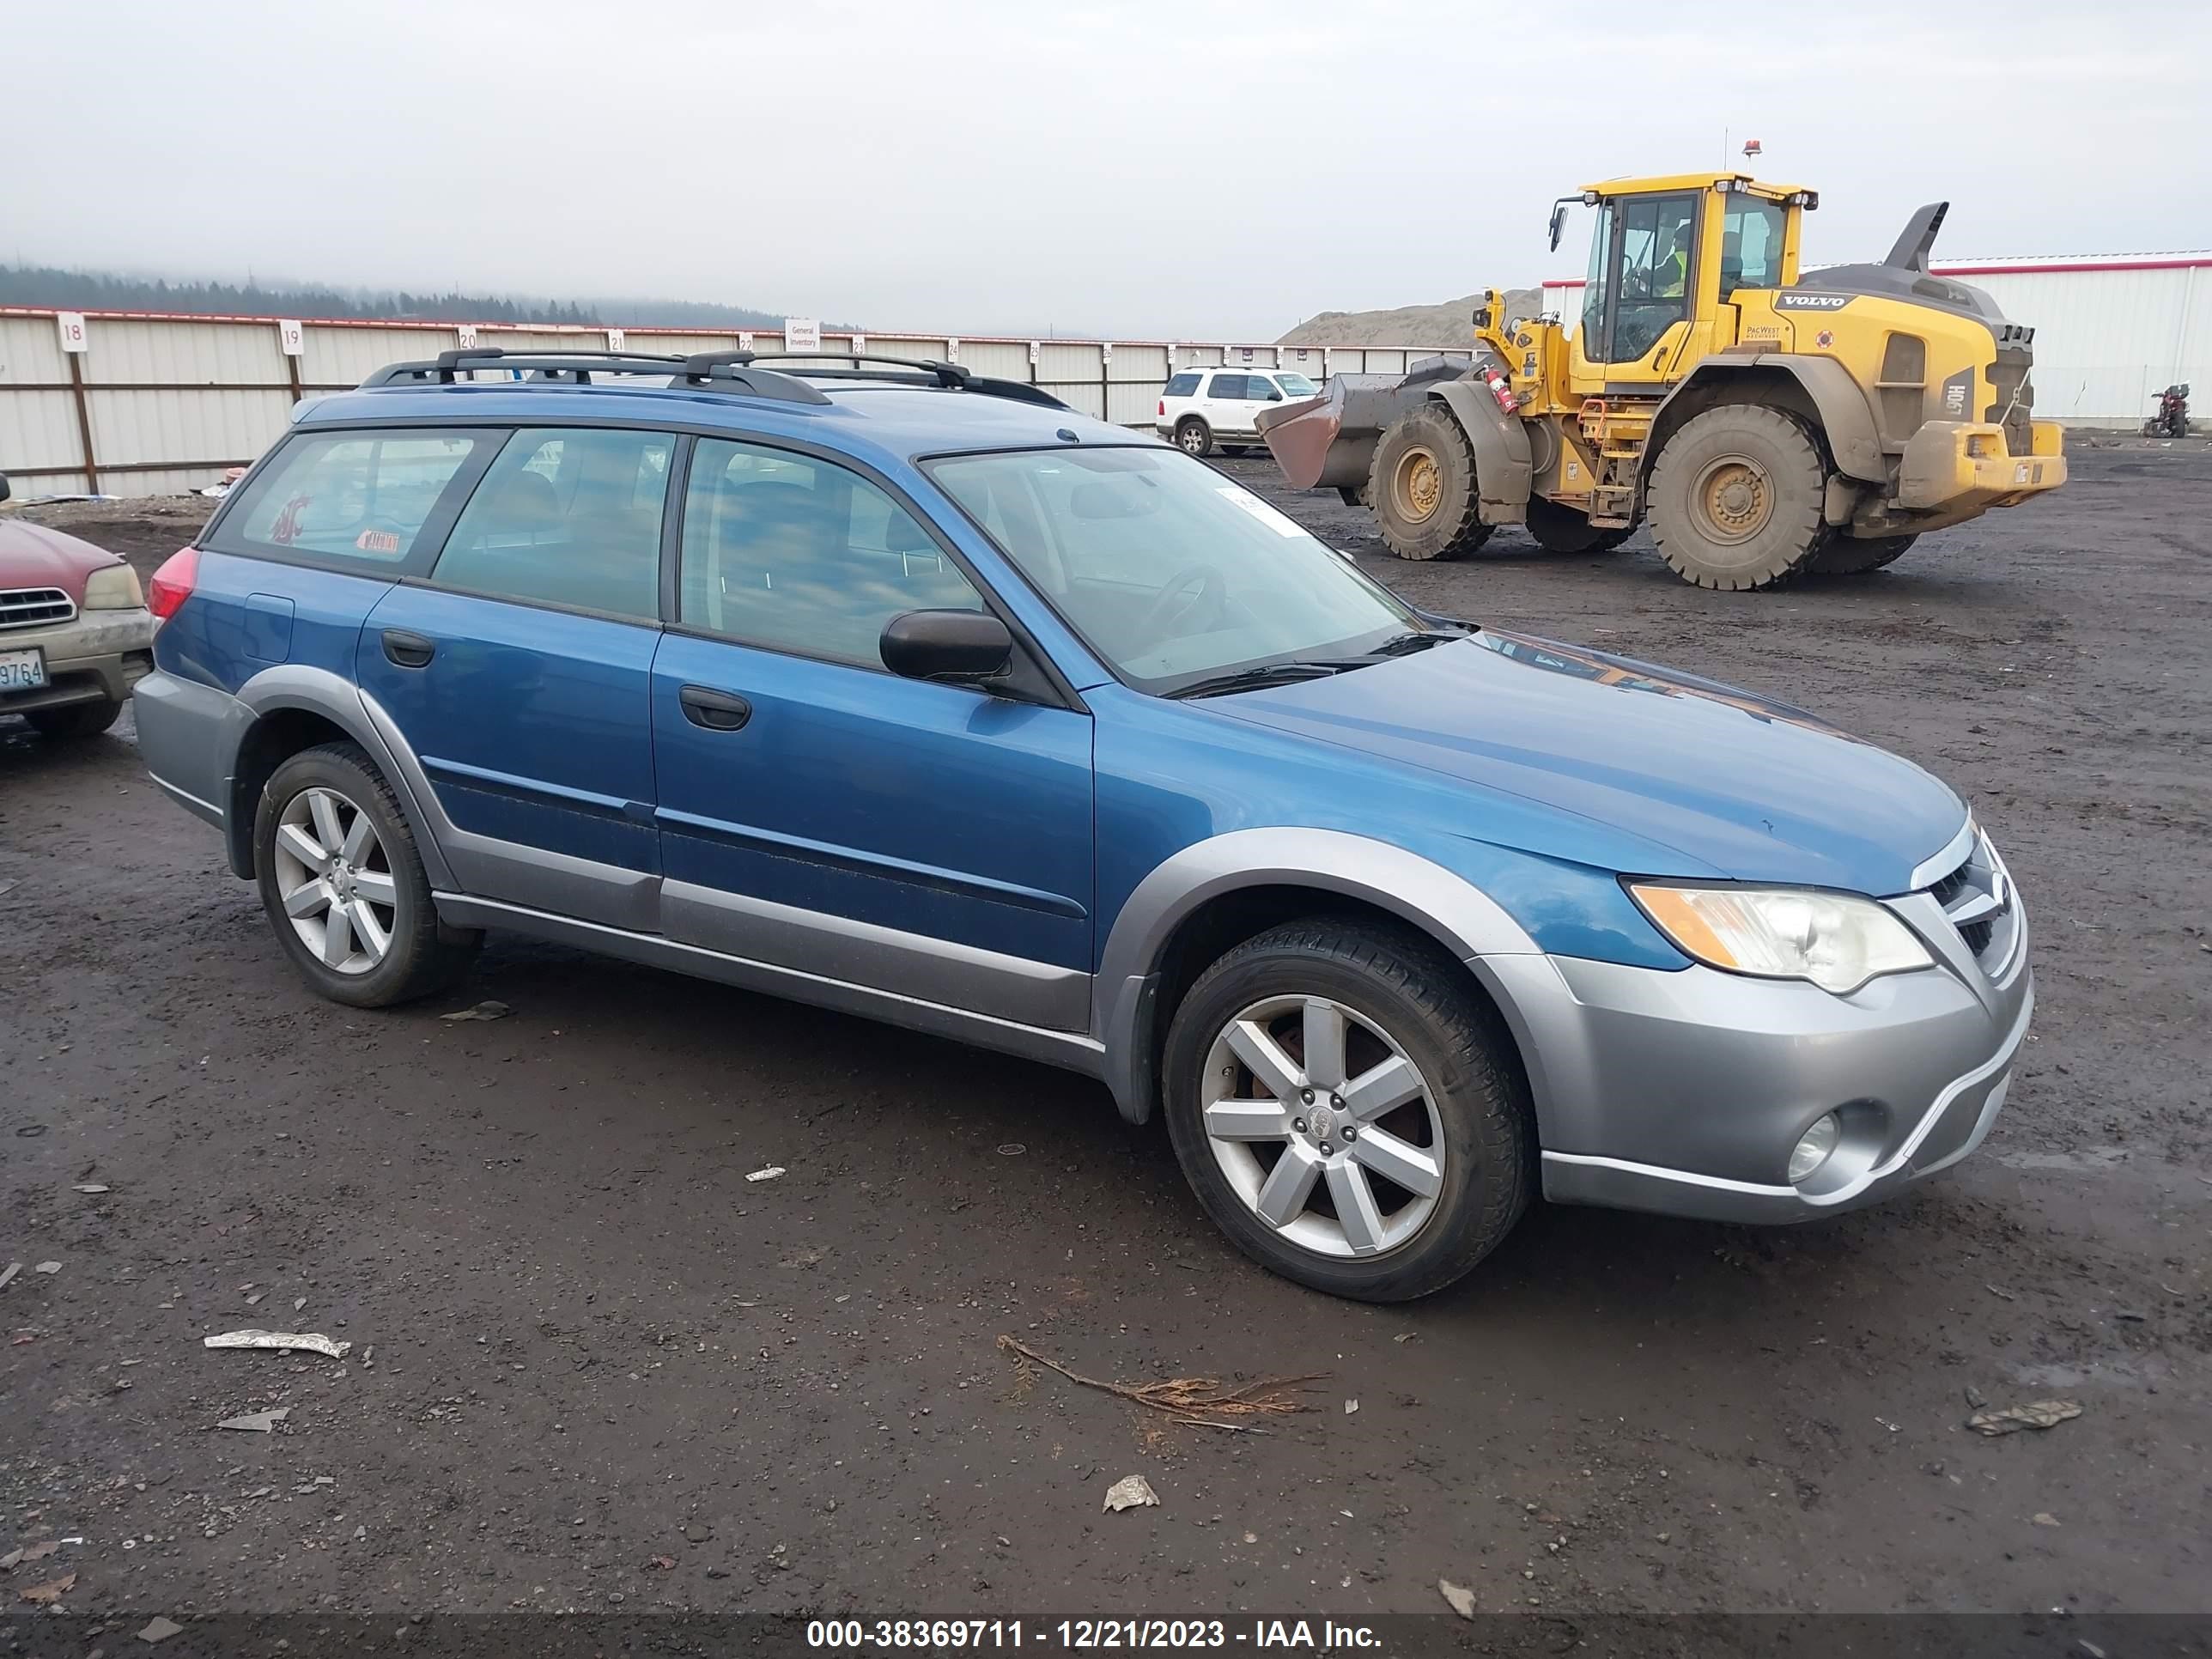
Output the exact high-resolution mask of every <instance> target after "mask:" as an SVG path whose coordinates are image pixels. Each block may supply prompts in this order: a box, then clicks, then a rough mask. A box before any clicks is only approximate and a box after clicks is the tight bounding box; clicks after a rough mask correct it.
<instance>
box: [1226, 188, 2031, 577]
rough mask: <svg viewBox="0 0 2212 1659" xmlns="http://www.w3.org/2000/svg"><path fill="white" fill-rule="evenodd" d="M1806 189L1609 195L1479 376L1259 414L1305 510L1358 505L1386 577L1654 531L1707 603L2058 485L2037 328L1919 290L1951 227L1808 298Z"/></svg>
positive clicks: (1846, 566) (1492, 318) (1490, 338)
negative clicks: (1572, 289)
mask: <svg viewBox="0 0 2212 1659" xmlns="http://www.w3.org/2000/svg"><path fill="white" fill-rule="evenodd" d="M1819 200H1820V198H1819V197H1817V196H1815V195H1814V193H1813V192H1812V191H1808V190H1801V189H1799V188H1797V187H1796V186H1794V185H1769V184H1760V183H1758V182H1756V181H1755V180H1753V179H1749V178H1747V177H1746V176H1744V175H1743V174H1741V173H1680V174H1675V175H1672V176H1668V177H1664V178H1651V179H1615V180H1613V181H1612V182H1610V183H1607V184H1602V185H1589V186H1588V187H1587V188H1585V189H1584V190H1583V192H1582V193H1581V195H1580V196H1579V197H1561V198H1560V200H1559V203H1558V204H1555V205H1554V207H1553V210H1552V216H1551V239H1552V246H1553V247H1554V248H1557V247H1558V246H1559V234H1560V231H1561V229H1562V228H1563V226H1564V225H1565V220H1566V214H1567V209H1568V207H1569V206H1570V205H1571V204H1572V203H1574V202H1576V201H1580V202H1582V203H1583V204H1588V205H1589V206H1592V207H1595V209H1596V210H1597V226H1596V231H1595V235H1594V236H1593V238H1592V240H1591V245H1590V260H1589V282H1588V284H1587V285H1586V286H1585V288H1584V289H1583V305H1582V313H1581V315H1580V317H1579V318H1578V319H1576V321H1575V324H1574V325H1573V326H1572V327H1571V329H1570V326H1569V325H1566V324H1565V323H1563V322H1562V321H1561V320H1560V319H1557V318H1553V317H1534V318H1512V317H1508V316H1507V315H1506V314H1505V300H1504V295H1502V294H1501V293H1499V291H1498V290H1497V289H1492V290H1490V291H1489V292H1488V293H1487V294H1486V295H1485V296H1484V299H1483V303H1482V304H1481V305H1480V306H1479V307H1477V308H1476V310H1475V313H1474V338H1475V349H1474V362H1473V367H1472V368H1468V367H1467V366H1465V365H1462V364H1455V363H1452V362H1448V361H1445V360H1442V359H1438V360H1435V361H1432V362H1429V363H1426V364H1423V365H1420V366H1418V367H1416V368H1415V369H1414V371H1413V373H1412V374H1408V375H1407V376H1406V377H1405V378H1404V379H1403V380H1399V381H1397V382H1395V384H1394V383H1389V382H1378V381H1376V380H1369V379H1367V378H1366V377H1341V376H1340V377H1337V378H1335V379H1333V380H1331V381H1330V383H1329V386H1328V389H1327V390H1326V391H1325V392H1323V393H1322V396H1321V397H1320V398H1318V399H1317V400H1309V401H1307V402H1304V403H1298V404H1288V405H1285V407H1283V408H1281V409H1278V410H1268V411H1267V412H1265V413H1263V414H1262V415H1261V416H1260V421H1259V425H1260V428H1261V433H1262V435H1264V436H1265V437H1266V439H1267V447H1268V448H1269V449H1270V450H1271V451H1272V452H1273V454H1274V456H1275V459H1276V461H1277V462H1278V464H1279V465H1280V466H1281V467H1282V469H1283V471H1284V474H1285V477H1288V479H1289V480H1290V482H1291V483H1292V484H1293V485H1294V486H1296V487H1297V488H1298V489H1319V488H1334V489H1338V490H1339V491H1340V492H1342V493H1343V495H1345V497H1346V500H1347V501H1352V500H1357V501H1364V503H1365V504H1366V505H1367V507H1369V508H1370V511H1372V512H1373V513H1374V514H1375V517H1376V522H1377V524H1378V525H1379V526H1380V527H1381V530H1382V533H1383V540H1384V541H1385V542H1386V543H1387V544H1389V547H1390V549H1391V550H1392V551H1393V552H1395V553H1396V554H1397V555H1398V556H1400V557H1401V558H1407V559H1443V558H1458V557H1462V556H1465V555H1467V554H1468V553H1470V552H1472V551H1473V550H1474V549H1475V548H1477V547H1479V546H1480V545H1481V544H1482V542H1483V540H1484V538H1486V537H1487V536H1488V535H1489V534H1490V532H1491V530H1492V528H1493V527H1494V526H1498V525H1501V524H1521V525H1526V526H1528V532H1529V533H1530V534H1531V535H1533V536H1534V538H1536V540H1537V541H1538V542H1539V543H1540V544H1542V545H1543V546H1545V547H1547V548H1549V549H1552V550H1554V551H1559V552H1571V553H1580V552H1593V551H1600V550H1604V549H1607V548H1610V547H1613V546H1615V545H1617V544H1620V542H1621V541H1623V540H1625V539H1626V538H1627V536H1628V534H1629V532H1632V530H1634V529H1635V527H1636V526H1638V524H1639V523H1642V522H1644V520H1647V519H1648V520H1650V526H1651V533H1652V537H1653V538H1654V539H1655V540H1656V541H1657V543H1658V544H1659V550H1660V551H1661V552H1662V554H1664V555H1665V556H1666V559H1667V562H1668V564H1670V565H1671V566H1673V567H1674V570H1675V572H1676V573H1677V574H1679V575H1680V576H1681V577H1682V579H1683V580H1686V581H1691V582H1695V583H1697V584H1698V585H1699V586H1701V587H1720V588H1754V587H1766V586H1771V585H1773V584H1775V583H1778V582H1781V581H1784V580H1787V579H1788V578H1790V577H1791V576H1794V575H1796V574H1799V573H1801V572H1804V571H1808V570H1812V571H1820V572H1824V573H1827V574H1857V573H1859V572H1862V571H1868V570H1875V569H1879V568H1881V567H1882V566H1883V565H1886V564H1887V563H1889V562H1891V561H1892V560H1893V559H1895V558H1896V557H1897V556H1899V554H1901V553H1903V552H1904V551H1905V549H1906V548H1908V547H1910V546H1911V544H1912V542H1913V539H1914V538H1916V537H1917V536H1918V535H1920V534H1921V533H1922V532H1924V531H1929V530H1939V529H1942V527H1943V526H1946V525H1954V524H1958V523H1960V521H1961V520H1966V519H1971V518H1973V517H1975V516H1976V515H1978V514H1979V513H1984V512H1985V511H1987V510H1988V509H1989V508H1990V507H2011V506H2013V505H2015V504H2016V503H2018V502H2020V501H2025V500H2027V498H2028V497H2030V496H2032V495H2039V494H2040V493H2041V492H2042V491H2044V490H2046V489H2056V488H2057V486H2058V485H2059V484H2061V483H2064V482H2065V480H2066V461H2065V458H2064V455H2063V453H2062V451H2063V446H2062V442H2061V430H2060V428H2059V427H2058V425H2057V423H2056V422H2049V421H2036V420H2032V419H2031V418H2030V417H2029V410H2030V406H2031V404H2032V403H2033V392H2032V391H2031V389H2030V388H2029V386H2028V381H2027V375H2028V367H2029V363H2030V353H2029V346H2030V343H2031V342H2032V341H2033V337H2034V331H2033V329H2029V328H2026V327H2023V326H2021V325H2020V324H2018V323H2013V322H2008V321H2007V320H2005V319H2004V317H2003V315H2002V313H2000V312H1999V311H1998V309H1997V307H1996V302H1995V301H1993V300H1991V299H1990V296H1989V295H1986V294H1984V293H1983V292H1982V291H1981V290H1979V289H1974V288H1970V287H1968V286H1967V285H1966V284H1965V283H1957V282H1953V281H1951V280H1950V279H1948V277H1944V276H1935V275H1932V274H1930V272H1929V270H1928V251H1929V247H1930V246H1932V245H1933V244H1934V241H1935V240H1936V230H1937V228H1939V227H1940V226H1941V225H1942V222H1943V216H1944V213H1945V211H1946V209H1947V207H1948V204H1945V203H1940V202H1939V203H1936V204H1932V205H1930V206H1928V207H1923V208H1922V209H1921V210H1919V211H1918V212H1917V213H1915V214H1914V215H1913V216H1912V218H1911V222H1910V223H1908V224H1907V225H1906V227H1905V233H1904V234H1903V235H1901V236H1900V237H1899V238H1898V241H1897V246H1895V247H1894V248H1893V249H1892V250H1891V252H1890V255H1889V258H1887V259H1886V260H1885V261H1883V262H1882V263H1881V264H1860V265H1838V266H1833V267H1831V268H1829V269H1826V270H1815V271H1813V272H1810V273H1808V274H1807V275H1805V276H1803V278H1802V280H1801V278H1800V276H1799V272H1798V265H1797V254H1798V242H1799V235H1800V233H1801V231H1802V227H1803V222H1804V216H1805V213H1806V211H1807V210H1808V209H1811V208H1814V207H1816V206H1818V205H1819Z"/></svg>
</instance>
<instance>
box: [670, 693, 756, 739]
mask: <svg viewBox="0 0 2212 1659" xmlns="http://www.w3.org/2000/svg"><path fill="white" fill-rule="evenodd" d="M676 701H677V702H680V703H682V704H683V705H684V719H685V720H690V722H691V724H692V725H694V726H705V727H706V728H707V729H708V731H709V732H735V731H737V730H738V729H739V728H740V727H742V726H744V723H745V722H746V721H747V720H750V719H751V718H752V717H753V706H752V704H750V703H749V702H746V701H745V700H744V698H743V697H740V696H737V695H736V694H735V693H734V692H730V691H716V690H710V689H709V688H708V687H706V686H703V685H687V686H685V687H684V689H683V690H681V691H678V693H677V694H676Z"/></svg>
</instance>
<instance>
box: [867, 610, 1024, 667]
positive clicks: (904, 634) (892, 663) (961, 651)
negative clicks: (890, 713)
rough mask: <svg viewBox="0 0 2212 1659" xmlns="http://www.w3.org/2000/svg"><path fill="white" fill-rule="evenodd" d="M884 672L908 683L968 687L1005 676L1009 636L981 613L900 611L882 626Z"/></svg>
mask: <svg viewBox="0 0 2212 1659" xmlns="http://www.w3.org/2000/svg"><path fill="white" fill-rule="evenodd" d="M877 650H878V653H879V654H880V655H881V656H882V658H883V659H884V667H886V668H888V669H890V671H891V672H892V673H894V674H896V675H899V676H900V677H901V678H905V679H909V680H944V681H949V682H951V684H959V685H972V684H975V682H977V681H978V680H987V679H992V678H996V677H997V676H999V675H1000V674H1003V673H1005V672H1006V668H1007V666H1008V665H1009V664H1011V663H1012V661H1013V657H1014V636H1013V635H1012V634H1010V633H1009V632H1007V631H1006V623H1002V622H1000V620H999V619H998V618H997V617H994V616H991V615H990V614H988V613H987V612H986V611H901V612H900V613H899V614H898V615H897V616H896V617H892V618H891V619H890V621H889V622H888V623H884V636H883V639H882V640H881V641H879V642H878V646H877Z"/></svg>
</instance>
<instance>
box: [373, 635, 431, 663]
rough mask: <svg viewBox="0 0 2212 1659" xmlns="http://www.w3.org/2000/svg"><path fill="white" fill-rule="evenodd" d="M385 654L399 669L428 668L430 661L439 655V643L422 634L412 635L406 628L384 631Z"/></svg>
mask: <svg viewBox="0 0 2212 1659" xmlns="http://www.w3.org/2000/svg"><path fill="white" fill-rule="evenodd" d="M384 654H385V657H386V659H387V660H388V661H390V662H391V663H392V665H394V666H395V667H398V668H428V666H429V665H430V659H431V658H433V657H435V656H436V655H437V654H438V647H437V642H436V641H434V640H427V639H425V638H423V637H422V635H420V634H410V633H409V632H408V631H407V630H406V629H404V628H387V629H385V630H384Z"/></svg>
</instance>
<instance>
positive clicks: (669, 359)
mask: <svg viewBox="0 0 2212 1659" xmlns="http://www.w3.org/2000/svg"><path fill="white" fill-rule="evenodd" d="M748 357H749V354H747V353H744V352H741V351H732V352H709V353H707V354H705V355H703V356H693V357H684V356H677V355H675V354H672V353H671V354H670V355H668V356H659V355H655V354H652V353H647V352H639V351H555V352H545V351H507V350H503V349H501V348H499V347H497V346H483V347H477V348H472V349H461V350H456V351H441V352H440V353H439V354H438V355H437V356H436V357H435V359H433V360H431V361H428V362H406V363H391V364H387V365H386V367H384V368H380V369H378V370H377V371H376V373H375V374H372V375H370V376H369V377H368V379H367V380H363V381H362V386H364V387H368V386H405V385H410V384H415V385H421V384H424V383H429V382H435V384H438V385H441V386H452V385H453V384H454V382H455V380H457V378H458V377H459V375H461V374H465V373H466V372H467V371H469V370H471V369H477V368H507V369H515V370H520V371H523V372H526V373H527V374H530V375H531V376H532V379H531V380H526V381H524V382H522V384H523V385H526V386H529V385H543V384H545V383H548V382H560V383H562V384H567V385H574V386H589V385H590V384H591V383H592V375H594V374H665V375H668V376H669V377H670V383H671V385H674V384H678V383H679V382H680V383H681V384H683V385H685V386H714V385H716V384H717V383H719V384H720V386H727V387H730V388H731V389H732V390H741V391H744V392H749V393H750V394H751V395H752V396H754V397H756V398H775V399H777V400H779V401H781V402H784V403H793V404H826V403H828V402H829V398H827V397H825V396H824V395H823V392H821V390H820V389H819V388H818V387H816V386H809V385H807V384H806V382H805V381H804V380H800V379H799V378H798V377H797V376H795V375H791V374H781V373H779V372H778V371H776V370H775V369H772V368H760V369H754V368H747V367H746V366H745V363H746V361H748Z"/></svg>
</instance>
